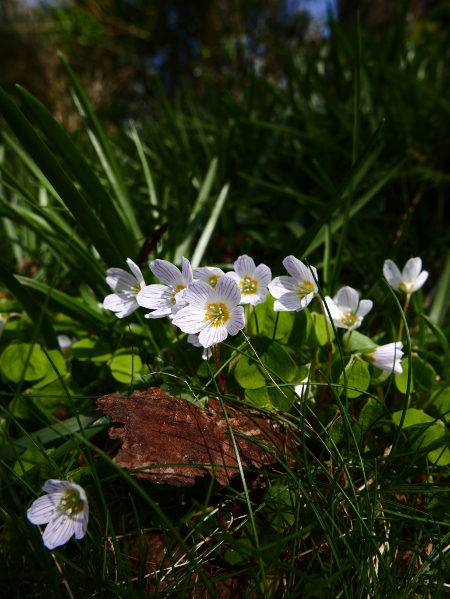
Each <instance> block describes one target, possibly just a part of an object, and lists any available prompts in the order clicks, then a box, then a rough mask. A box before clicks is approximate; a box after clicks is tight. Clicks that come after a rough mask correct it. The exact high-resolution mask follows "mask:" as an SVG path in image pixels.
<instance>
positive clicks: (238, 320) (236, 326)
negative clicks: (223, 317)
mask: <svg viewBox="0 0 450 599" xmlns="http://www.w3.org/2000/svg"><path fill="white" fill-rule="evenodd" d="M225 326H226V328H227V330H228V334H229V335H237V334H238V333H239V331H242V329H243V328H244V326H245V317H244V308H243V307H242V306H237V307H236V308H234V310H232V311H231V313H230V318H229V319H228V320H227V322H226V323H225Z"/></svg>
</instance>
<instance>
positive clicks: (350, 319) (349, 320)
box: [339, 310, 358, 327]
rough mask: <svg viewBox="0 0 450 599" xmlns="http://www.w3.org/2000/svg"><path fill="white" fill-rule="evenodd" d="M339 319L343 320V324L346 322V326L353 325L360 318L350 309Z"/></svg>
mask: <svg viewBox="0 0 450 599" xmlns="http://www.w3.org/2000/svg"><path fill="white" fill-rule="evenodd" d="M339 320H340V321H341V322H342V324H345V326H346V327H352V326H353V325H354V324H355V322H356V321H357V320H358V317H357V316H356V314H355V313H354V312H352V311H351V310H349V311H348V312H346V313H345V314H344V315H343V316H341V317H340V318H339Z"/></svg>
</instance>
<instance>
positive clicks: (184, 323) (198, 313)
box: [173, 283, 207, 347]
mask: <svg viewBox="0 0 450 599" xmlns="http://www.w3.org/2000/svg"><path fill="white" fill-rule="evenodd" d="M193 285H195V283H193ZM173 324H174V325H175V326H177V327H180V329H181V330H182V331H183V333H194V334H195V333H198V332H200V331H201V330H202V329H204V328H205V326H207V321H206V320H205V310H204V309H202V308H198V307H197V306H194V305H192V304H189V305H188V306H186V307H185V308H182V309H181V310H180V311H179V312H177V313H176V314H175V316H174V317H173ZM203 347H205V346H203Z"/></svg>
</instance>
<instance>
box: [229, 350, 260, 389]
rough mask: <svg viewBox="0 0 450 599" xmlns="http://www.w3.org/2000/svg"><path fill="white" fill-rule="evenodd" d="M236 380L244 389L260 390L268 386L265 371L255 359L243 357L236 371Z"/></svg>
mask: <svg viewBox="0 0 450 599" xmlns="http://www.w3.org/2000/svg"><path fill="white" fill-rule="evenodd" d="M234 378H235V379H236V381H237V383H239V385H240V386H241V387H242V388H243V389H260V388H261V387H263V386H264V385H265V384H266V376H265V374H264V370H263V368H262V367H261V365H260V364H259V363H258V361H257V360H256V361H255V359H254V358H251V357H247V356H242V357H241V358H240V360H239V362H238V363H237V365H236V368H235V369H234Z"/></svg>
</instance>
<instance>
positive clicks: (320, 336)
mask: <svg viewBox="0 0 450 599" xmlns="http://www.w3.org/2000/svg"><path fill="white" fill-rule="evenodd" d="M311 318H312V321H313V324H314V332H315V334H316V339H317V343H318V344H319V345H320V346H324V345H327V343H328V336H327V323H326V321H325V317H324V315H323V314H318V313H317V312H311ZM328 330H329V333H330V341H331V342H333V340H334V330H333V327H332V326H331V324H328Z"/></svg>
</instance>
